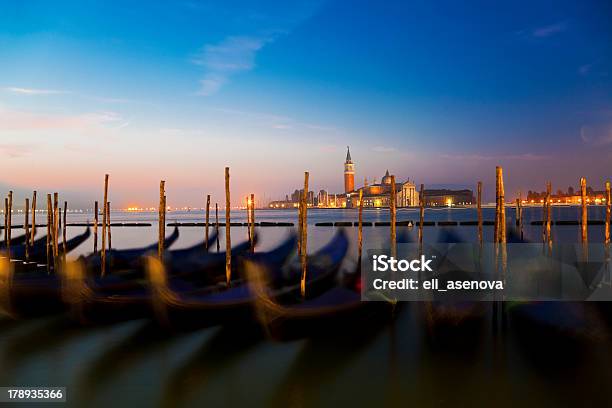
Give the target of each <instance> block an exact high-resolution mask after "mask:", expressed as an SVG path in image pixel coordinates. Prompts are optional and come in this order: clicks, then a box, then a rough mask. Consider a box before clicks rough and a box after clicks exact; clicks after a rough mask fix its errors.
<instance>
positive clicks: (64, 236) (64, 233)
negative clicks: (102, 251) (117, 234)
mask: <svg viewBox="0 0 612 408" xmlns="http://www.w3.org/2000/svg"><path fill="white" fill-rule="evenodd" d="M67 212H68V202H67V201H64V223H63V226H62V258H63V259H62V260H63V262H64V264H66V213H67ZM109 242H110V229H109ZM109 246H110V245H109Z"/></svg>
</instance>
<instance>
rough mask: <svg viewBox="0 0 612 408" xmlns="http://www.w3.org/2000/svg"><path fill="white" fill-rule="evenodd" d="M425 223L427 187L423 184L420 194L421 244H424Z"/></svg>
mask: <svg viewBox="0 0 612 408" xmlns="http://www.w3.org/2000/svg"><path fill="white" fill-rule="evenodd" d="M424 221H425V185H424V184H421V191H420V192H419V244H422V243H423V223H424Z"/></svg>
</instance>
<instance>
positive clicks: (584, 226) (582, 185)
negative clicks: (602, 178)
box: [580, 177, 588, 243]
mask: <svg viewBox="0 0 612 408" xmlns="http://www.w3.org/2000/svg"><path fill="white" fill-rule="evenodd" d="M586 190H587V183H586V178H584V177H581V178H580V198H581V204H582V205H581V207H582V217H581V228H580V231H581V238H582V243H586V242H587V240H588V236H587V226H588V216H587V192H586Z"/></svg>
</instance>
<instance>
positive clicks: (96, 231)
mask: <svg viewBox="0 0 612 408" xmlns="http://www.w3.org/2000/svg"><path fill="white" fill-rule="evenodd" d="M99 211H100V210H99V209H98V202H97V201H96V202H94V228H93V230H94V249H93V250H94V254H97V253H98V212H99Z"/></svg>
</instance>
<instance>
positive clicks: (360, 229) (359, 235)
mask: <svg viewBox="0 0 612 408" xmlns="http://www.w3.org/2000/svg"><path fill="white" fill-rule="evenodd" d="M357 241H358V245H359V260H360V261H361V253H362V248H363V189H359V218H358V228H357Z"/></svg>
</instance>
